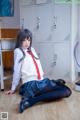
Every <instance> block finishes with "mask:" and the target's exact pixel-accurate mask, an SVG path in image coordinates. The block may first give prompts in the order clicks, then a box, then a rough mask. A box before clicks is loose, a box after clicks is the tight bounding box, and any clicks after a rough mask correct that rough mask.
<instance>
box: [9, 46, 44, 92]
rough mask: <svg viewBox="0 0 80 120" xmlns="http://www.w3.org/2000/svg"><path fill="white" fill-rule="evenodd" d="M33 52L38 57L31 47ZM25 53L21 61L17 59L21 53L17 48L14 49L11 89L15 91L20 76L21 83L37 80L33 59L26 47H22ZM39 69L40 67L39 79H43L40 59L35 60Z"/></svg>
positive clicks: (20, 56) (21, 55)
mask: <svg viewBox="0 0 80 120" xmlns="http://www.w3.org/2000/svg"><path fill="white" fill-rule="evenodd" d="M31 50H32V52H33V54H34V56H35V57H38V56H37V54H36V52H35V50H34V48H31ZM23 51H24V53H25V58H24V60H22V61H21V62H19V60H20V59H21V58H22V57H23V53H22V51H21V50H20V49H19V48H16V49H15V50H14V73H13V80H12V87H11V90H13V91H15V90H16V87H17V85H18V84H19V82H20V78H21V79H22V83H25V82H28V81H32V80H37V77H36V76H37V74H36V70H35V67H34V63H33V60H32V58H31V56H30V55H29V54H28V53H27V49H23ZM37 63H38V66H39V69H40V74H41V79H43V70H42V66H41V64H40V61H39V60H37Z"/></svg>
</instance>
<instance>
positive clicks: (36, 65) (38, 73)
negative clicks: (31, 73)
mask: <svg viewBox="0 0 80 120" xmlns="http://www.w3.org/2000/svg"><path fill="white" fill-rule="evenodd" d="M27 52H28V53H29V54H30V55H31V57H32V59H33V62H34V65H35V68H36V72H37V79H38V80H40V79H41V75H40V71H39V67H38V64H37V62H36V60H35V58H34V55H33V53H32V51H27Z"/></svg>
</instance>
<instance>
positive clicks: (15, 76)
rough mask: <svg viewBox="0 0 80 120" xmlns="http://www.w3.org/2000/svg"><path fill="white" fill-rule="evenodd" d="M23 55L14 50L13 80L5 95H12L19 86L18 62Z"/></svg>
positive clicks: (19, 68)
mask: <svg viewBox="0 0 80 120" xmlns="http://www.w3.org/2000/svg"><path fill="white" fill-rule="evenodd" d="M22 56H23V53H22V52H21V51H20V49H18V48H17V49H15V50H14V72H13V80H12V87H11V90H9V91H7V92H6V94H13V93H14V92H15V90H16V88H17V86H18V84H19V81H20V77H21V72H20V71H21V62H19V60H20V59H21V58H22Z"/></svg>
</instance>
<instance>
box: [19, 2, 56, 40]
mask: <svg viewBox="0 0 80 120" xmlns="http://www.w3.org/2000/svg"><path fill="white" fill-rule="evenodd" d="M53 15H54V10H53V7H52V4H45V5H35V6H23V5H21V6H20V26H21V27H24V28H28V29H30V30H31V31H32V33H33V42H46V41H52V33H51V26H52V18H53V17H52V16H53Z"/></svg>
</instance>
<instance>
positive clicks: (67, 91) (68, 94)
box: [66, 88, 72, 97]
mask: <svg viewBox="0 0 80 120" xmlns="http://www.w3.org/2000/svg"><path fill="white" fill-rule="evenodd" d="M71 94H72V91H71V89H70V88H68V89H67V90H66V97H69V96H70V95H71Z"/></svg>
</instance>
